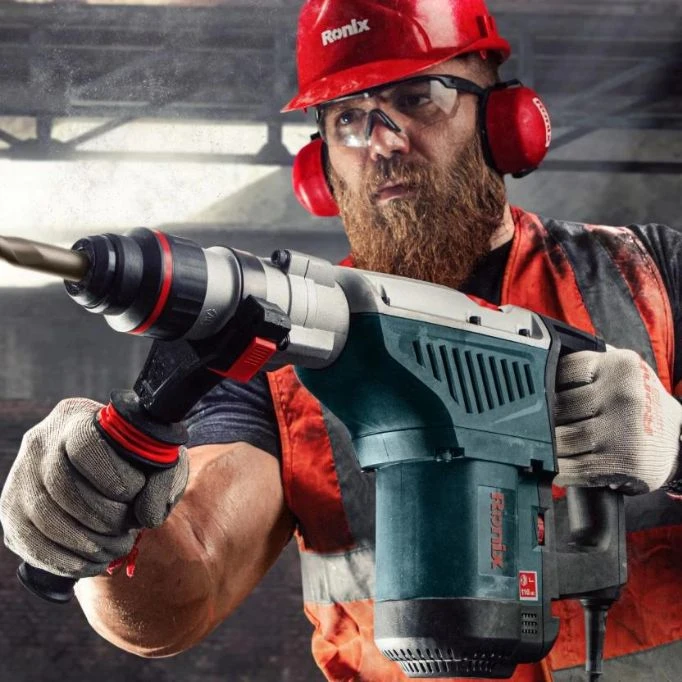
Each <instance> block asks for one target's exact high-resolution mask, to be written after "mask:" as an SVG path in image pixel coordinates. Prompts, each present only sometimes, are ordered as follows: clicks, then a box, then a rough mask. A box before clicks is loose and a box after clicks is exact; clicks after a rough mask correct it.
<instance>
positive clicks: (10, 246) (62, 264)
mask: <svg viewBox="0 0 682 682" xmlns="http://www.w3.org/2000/svg"><path fill="white" fill-rule="evenodd" d="M0 258H3V259H4V260H6V261H7V262H8V263H12V265H18V266H19V267H22V268H28V269H30V270H37V271H38V272H43V273H45V274H49V275H56V276H57V277H61V278H62V279H66V280H69V281H72V282H79V281H80V280H82V279H83V277H85V275H86V274H87V272H88V270H89V269H90V260H89V259H88V257H87V256H86V255H85V254H84V253H81V252H80V251H72V250H71V249H64V248H62V247H60V246H52V245H51V244H42V243H41V242H34V241H31V240H30V239H21V238H19V237H0Z"/></svg>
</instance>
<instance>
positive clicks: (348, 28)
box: [320, 19, 372, 47]
mask: <svg viewBox="0 0 682 682" xmlns="http://www.w3.org/2000/svg"><path fill="white" fill-rule="evenodd" d="M371 30H372V29H371V28H370V25H369V19H353V21H351V22H350V24H346V25H345V26H339V28H331V29H329V30H328V31H322V33H321V34H320V35H321V36H322V46H323V47H326V46H327V45H331V44H332V43H335V42H336V41H337V40H342V39H343V38H349V37H350V36H354V35H357V34H358V33H364V32H365V31H371Z"/></svg>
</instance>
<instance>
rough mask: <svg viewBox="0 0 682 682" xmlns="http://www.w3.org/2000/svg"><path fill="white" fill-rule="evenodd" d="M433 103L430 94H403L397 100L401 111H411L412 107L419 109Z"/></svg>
mask: <svg viewBox="0 0 682 682" xmlns="http://www.w3.org/2000/svg"><path fill="white" fill-rule="evenodd" d="M430 103H431V98H430V97H429V96H428V95H418V94H416V93H415V94H411V95H401V96H400V97H399V98H398V101H397V102H396V105H397V109H398V110H399V111H410V109H419V108H420V107H424V106H426V105H427V104H430Z"/></svg>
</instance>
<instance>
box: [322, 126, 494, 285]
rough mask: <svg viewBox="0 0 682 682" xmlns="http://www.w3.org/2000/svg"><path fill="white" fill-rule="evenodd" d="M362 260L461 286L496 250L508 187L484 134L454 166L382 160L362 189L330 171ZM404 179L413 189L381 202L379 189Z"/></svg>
mask: <svg viewBox="0 0 682 682" xmlns="http://www.w3.org/2000/svg"><path fill="white" fill-rule="evenodd" d="M330 182H331V185H332V188H333V191H334V196H335V198H336V201H337V203H338V205H339V209H340V214H341V218H342V220H343V223H344V226H345V229H346V233H347V235H348V240H349V242H350V245H351V253H352V255H353V258H354V260H355V265H356V266H357V267H359V268H362V269H363V270H373V271H376V272H384V273H388V274H393V275H401V276H403V277H412V278H414V279H420V280H425V281H428V282H433V283H435V284H443V285H445V286H449V287H452V288H455V289H456V288H458V287H460V286H461V285H462V283H463V282H465V281H466V280H467V279H468V278H469V276H470V275H471V274H472V272H473V270H474V268H475V267H476V265H477V263H479V262H480V260H481V259H482V258H483V257H484V256H485V255H486V254H487V253H489V251H490V239H491V237H492V235H493V233H494V232H495V231H496V230H497V229H498V228H499V226H500V225H501V223H502V218H503V214H504V207H505V204H506V192H505V186H504V181H503V180H502V178H501V177H500V176H499V175H498V174H497V173H495V171H493V170H491V169H490V168H489V167H488V166H487V165H486V163H485V160H484V158H483V153H482V151H481V147H480V143H479V140H478V138H477V137H476V138H474V139H473V140H472V142H471V143H470V144H469V145H468V146H467V147H466V148H465V149H464V150H463V152H462V153H461V155H460V156H459V158H458V159H457V160H456V161H455V162H453V163H452V165H451V166H449V167H448V168H446V169H444V170H443V169H440V168H437V167H436V166H434V165H431V166H425V165H423V164H416V163H414V162H409V161H407V160H405V158H404V157H402V156H400V155H395V156H394V157H392V158H391V159H388V160H386V159H381V160H380V162H379V163H377V164H376V165H375V166H374V167H373V168H372V169H371V171H370V173H369V176H368V177H367V178H366V179H365V181H364V182H363V184H362V189H361V191H360V192H358V193H354V192H351V190H349V188H348V186H347V185H346V184H345V183H344V182H343V181H342V180H341V179H340V178H339V177H338V175H336V174H335V173H334V172H333V170H332V171H331V172H330ZM386 183H396V184H397V183H400V184H401V185H404V186H405V187H406V188H407V189H408V190H411V196H408V197H404V198H403V197H400V198H396V199H391V200H390V201H388V202H387V203H384V204H382V205H379V204H377V203H376V197H375V194H376V192H377V190H378V188H379V187H380V186H382V185H384V184H386Z"/></svg>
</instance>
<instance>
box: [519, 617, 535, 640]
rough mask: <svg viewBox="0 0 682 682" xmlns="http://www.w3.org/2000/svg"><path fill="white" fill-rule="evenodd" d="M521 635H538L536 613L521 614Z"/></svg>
mask: <svg viewBox="0 0 682 682" xmlns="http://www.w3.org/2000/svg"><path fill="white" fill-rule="evenodd" d="M521 633H522V634H524V635H537V634H538V616H537V614H536V613H522V614H521Z"/></svg>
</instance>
